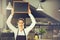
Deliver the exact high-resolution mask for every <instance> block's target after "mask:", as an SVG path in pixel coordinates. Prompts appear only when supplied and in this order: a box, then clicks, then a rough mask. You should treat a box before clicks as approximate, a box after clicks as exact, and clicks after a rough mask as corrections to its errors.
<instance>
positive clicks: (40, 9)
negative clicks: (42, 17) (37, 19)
mask: <svg viewBox="0 0 60 40" xmlns="http://www.w3.org/2000/svg"><path fill="white" fill-rule="evenodd" d="M36 10H37V11H44V10H43V7H42V5H41V2H40V1H39V4H38V8H37V9H36Z"/></svg>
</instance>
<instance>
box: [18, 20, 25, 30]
mask: <svg viewBox="0 0 60 40" xmlns="http://www.w3.org/2000/svg"><path fill="white" fill-rule="evenodd" d="M18 27H19V28H21V29H22V28H24V22H23V20H19V21H18Z"/></svg>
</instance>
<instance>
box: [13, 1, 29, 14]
mask: <svg viewBox="0 0 60 40" xmlns="http://www.w3.org/2000/svg"><path fill="white" fill-rule="evenodd" d="M28 5H29V4H28V2H20V1H14V2H13V7H14V12H19V13H28V9H29V6H28Z"/></svg>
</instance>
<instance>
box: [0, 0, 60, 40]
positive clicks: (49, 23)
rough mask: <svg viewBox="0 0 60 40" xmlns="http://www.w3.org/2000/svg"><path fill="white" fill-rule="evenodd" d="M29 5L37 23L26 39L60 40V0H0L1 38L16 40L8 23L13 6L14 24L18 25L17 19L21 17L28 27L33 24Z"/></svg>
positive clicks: (0, 39)
mask: <svg viewBox="0 0 60 40" xmlns="http://www.w3.org/2000/svg"><path fill="white" fill-rule="evenodd" d="M22 1H23V2H22ZM20 2H21V3H22V4H21V6H22V8H20V7H19V5H20V4H19V3H20ZM29 7H30V10H31V14H32V15H33V16H34V17H35V20H36V22H37V23H36V25H35V27H34V28H33V29H32V30H31V31H30V32H29V34H28V36H27V39H26V40H60V0H0V40H14V33H13V32H12V31H11V30H10V29H9V28H8V26H7V24H6V20H7V18H8V17H9V15H10V14H11V8H14V16H13V18H12V24H13V25H14V26H17V24H16V22H17V19H18V18H20V17H21V18H24V20H25V21H24V22H25V28H26V26H29V25H30V24H31V19H30V18H29V16H28V15H27V12H26V11H28V8H29ZM23 9H25V10H23ZM20 11H23V13H21V14H20V13H19V12H20ZM24 12H25V13H24ZM33 21H34V20H33Z"/></svg>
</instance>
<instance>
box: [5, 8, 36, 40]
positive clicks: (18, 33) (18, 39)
mask: <svg viewBox="0 0 60 40" xmlns="http://www.w3.org/2000/svg"><path fill="white" fill-rule="evenodd" d="M11 12H12V13H11V14H10V16H9V17H8V19H7V22H6V23H7V25H8V27H9V28H10V29H11V30H12V31H13V32H14V35H15V40H26V37H27V35H28V33H29V32H30V31H31V30H32V29H33V28H34V26H35V24H36V21H35V19H34V17H33V15H32V14H31V11H30V10H29V12H28V15H29V16H30V18H31V20H32V23H31V25H30V26H29V27H26V28H24V20H23V19H19V20H18V22H17V24H18V28H15V27H14V26H13V25H12V24H11V20H12V17H13V15H14V10H13V9H12V11H11Z"/></svg>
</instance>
